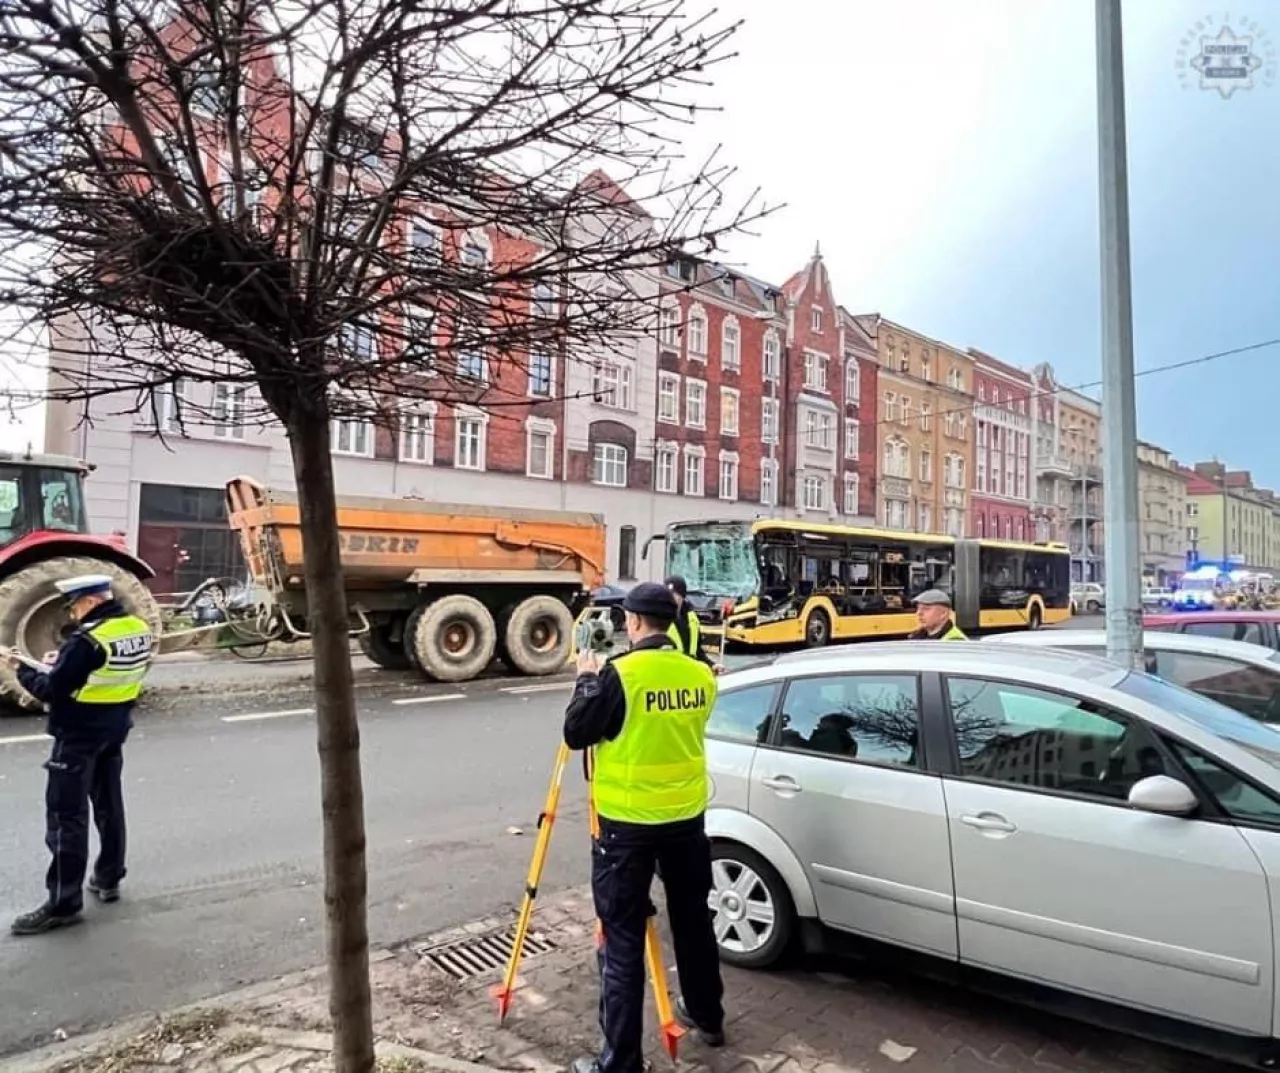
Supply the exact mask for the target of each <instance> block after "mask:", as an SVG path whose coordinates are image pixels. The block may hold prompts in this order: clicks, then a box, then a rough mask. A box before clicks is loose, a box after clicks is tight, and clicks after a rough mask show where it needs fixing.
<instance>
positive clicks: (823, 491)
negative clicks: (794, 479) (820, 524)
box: [800, 473, 827, 511]
mask: <svg viewBox="0 0 1280 1073" xmlns="http://www.w3.org/2000/svg"><path fill="white" fill-rule="evenodd" d="M800 490H801V494H802V497H803V498H802V499H801V508H802V509H803V510H818V511H822V510H826V509H827V478H826V477H824V476H822V475H820V474H816V473H806V474H805V475H804V480H803V481H801V482H800ZM810 493H816V494H812V495H811V494H810Z"/></svg>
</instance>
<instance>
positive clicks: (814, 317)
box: [809, 306, 822, 335]
mask: <svg viewBox="0 0 1280 1073" xmlns="http://www.w3.org/2000/svg"><path fill="white" fill-rule="evenodd" d="M809 327H810V328H811V329H813V331H815V332H817V333H818V334H819V335H821V334H822V308H821V307H820V306H814V307H813V310H812V312H811V313H810V314H809Z"/></svg>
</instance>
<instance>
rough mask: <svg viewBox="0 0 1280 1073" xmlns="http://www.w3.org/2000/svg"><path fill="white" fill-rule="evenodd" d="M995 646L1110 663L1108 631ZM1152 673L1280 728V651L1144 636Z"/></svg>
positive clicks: (1011, 637) (1018, 638)
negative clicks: (1065, 652) (1057, 651)
mask: <svg viewBox="0 0 1280 1073" xmlns="http://www.w3.org/2000/svg"><path fill="white" fill-rule="evenodd" d="M989 640H991V641H993V642H995V643H997V644H1023V645H1034V646H1037V647H1044V646H1050V647H1053V648H1069V649H1071V650H1072V651H1077V652H1087V653H1089V654H1090V655H1094V656H1101V657H1103V658H1106V655H1107V633H1106V631H1105V630H1048V631H1046V632H1044V633H1038V634H1030V633H1005V634H1001V635H999V636H998V637H991V638H989ZM1143 648H1144V649H1145V652H1146V668H1147V671H1148V673H1150V674H1154V675H1156V676H1157V677H1160V678H1163V679H1164V680H1165V681H1166V682H1172V683H1173V684H1174V685H1178V686H1182V687H1183V688H1184V689H1190V690H1191V691H1192V692H1193V693H1199V694H1200V695H1201V696H1202V697H1208V698H1209V699H1210V700H1216V701H1217V702H1218V703H1219V704H1225V705H1226V706H1227V707H1228V708H1233V709H1234V710H1235V711H1237V712H1239V713H1240V714H1241V715H1247V716H1248V717H1249V718H1250V719H1257V720H1258V721H1259V722H1262V723H1275V724H1280V652H1277V651H1276V650H1275V649H1273V648H1264V647H1263V646H1262V645H1253V644H1246V643H1245V642H1243V641H1224V640H1222V638H1220V637H1205V636H1201V635H1199V634H1194V633H1162V632H1160V631H1157V630H1147V631H1145V632H1144V634H1143Z"/></svg>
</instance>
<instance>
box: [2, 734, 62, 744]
mask: <svg viewBox="0 0 1280 1073" xmlns="http://www.w3.org/2000/svg"><path fill="white" fill-rule="evenodd" d="M52 740H53V739H52V738H51V737H49V735H48V734H19V735H18V736H17V737H13V738H0V745H21V744H22V743H23V742H28V741H52Z"/></svg>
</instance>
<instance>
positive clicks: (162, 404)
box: [153, 377, 191, 433]
mask: <svg viewBox="0 0 1280 1073" xmlns="http://www.w3.org/2000/svg"><path fill="white" fill-rule="evenodd" d="M190 386H191V384H190V381H188V380H186V379H185V378H183V377H178V378H177V379H176V380H171V381H169V383H167V384H161V385H160V386H159V387H158V388H156V389H155V391H154V393H153V397H154V400H155V401H154V403H153V406H154V408H155V422H156V429H157V430H158V431H160V432H178V433H181V432H183V431H184V429H183V425H185V423H186V409H187V407H188V406H189V405H190V401H191V400H190V399H189V397H188V395H189V391H188V389H189V388H190Z"/></svg>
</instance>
